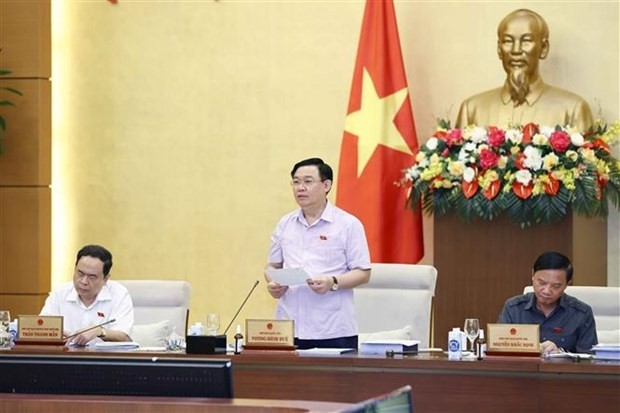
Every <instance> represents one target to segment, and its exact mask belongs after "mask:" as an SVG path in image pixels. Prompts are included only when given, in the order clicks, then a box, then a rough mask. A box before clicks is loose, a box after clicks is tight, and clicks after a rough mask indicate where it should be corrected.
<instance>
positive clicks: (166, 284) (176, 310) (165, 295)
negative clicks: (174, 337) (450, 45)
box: [117, 280, 191, 335]
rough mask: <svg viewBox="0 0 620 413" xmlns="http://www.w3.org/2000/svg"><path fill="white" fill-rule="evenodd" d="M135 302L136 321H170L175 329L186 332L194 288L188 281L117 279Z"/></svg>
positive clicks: (138, 323) (141, 322)
mask: <svg viewBox="0 0 620 413" xmlns="http://www.w3.org/2000/svg"><path fill="white" fill-rule="evenodd" d="M117 281H118V282H120V283H121V284H123V285H124V286H125V287H126V288H127V290H129V295H131V300H132V301H133V311H134V324H135V325H144V324H153V323H158V322H161V321H164V320H169V321H170V325H171V328H172V327H174V328H176V332H177V333H178V334H180V335H185V334H186V332H187V317H188V311H189V300H190V295H191V287H190V284H189V282H187V281H172V280H117Z"/></svg>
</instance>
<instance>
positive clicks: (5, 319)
mask: <svg viewBox="0 0 620 413" xmlns="http://www.w3.org/2000/svg"><path fill="white" fill-rule="evenodd" d="M10 322H11V313H10V312H9V311H8V310H0V324H1V325H2V331H9V323H10Z"/></svg>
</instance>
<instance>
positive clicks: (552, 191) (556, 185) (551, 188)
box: [543, 175, 560, 196]
mask: <svg viewBox="0 0 620 413" xmlns="http://www.w3.org/2000/svg"><path fill="white" fill-rule="evenodd" d="M548 177H549V183H543V188H544V189H545V194H547V195H553V196H555V195H557V194H558V191H559V190H560V181H558V180H557V179H555V178H554V177H552V176H551V175H548Z"/></svg>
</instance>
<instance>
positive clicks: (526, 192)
mask: <svg viewBox="0 0 620 413" xmlns="http://www.w3.org/2000/svg"><path fill="white" fill-rule="evenodd" d="M512 190H513V192H514V193H515V195H517V196H518V197H519V198H521V199H528V198H529V197H530V196H532V184H531V183H530V184H528V185H527V186H525V185H523V184H522V183H520V182H517V181H514V182H513V183H512Z"/></svg>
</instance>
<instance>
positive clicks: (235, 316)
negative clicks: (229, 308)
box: [224, 280, 259, 335]
mask: <svg viewBox="0 0 620 413" xmlns="http://www.w3.org/2000/svg"><path fill="white" fill-rule="evenodd" d="M258 283H259V281H258V280H256V282H255V283H254V285H253V286H252V289H251V290H250V292H249V293H248V295H247V296H246V297H245V300H243V302H242V303H241V306H240V307H239V309H238V310H237V312H236V313H235V315H234V316H233V318H232V320H230V324H228V327H226V330H224V335H226V333H227V332H228V329H229V328H230V326H231V325H232V323H233V321H235V319H236V318H237V316H238V315H239V312H240V311H241V309H242V308H243V306H244V305H245V303H246V302H247V301H248V298H250V295H252V293H253V292H254V290H255V289H256V286H257V285H258Z"/></svg>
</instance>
